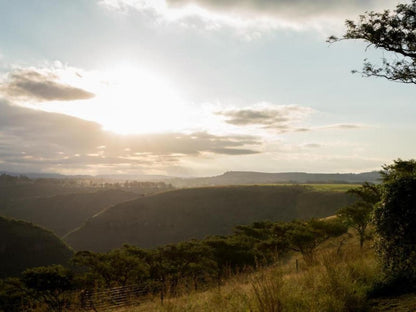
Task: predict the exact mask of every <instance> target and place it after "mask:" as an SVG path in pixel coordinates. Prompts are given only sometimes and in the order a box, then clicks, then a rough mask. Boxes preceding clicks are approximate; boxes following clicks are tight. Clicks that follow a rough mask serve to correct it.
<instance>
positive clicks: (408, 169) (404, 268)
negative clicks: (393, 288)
mask: <svg viewBox="0 0 416 312" xmlns="http://www.w3.org/2000/svg"><path fill="white" fill-rule="evenodd" d="M384 169H385V171H384V177H383V188H384V194H383V199H382V202H381V204H380V205H379V206H378V207H377V209H376V210H375V226H376V232H377V234H378V236H379V241H378V248H377V249H378V252H379V254H380V256H381V259H382V263H383V266H384V269H385V272H386V273H387V275H388V276H389V277H390V278H391V279H393V280H394V279H396V280H400V281H407V282H409V283H401V285H406V284H407V285H409V284H410V285H412V284H413V285H414V283H415V282H416V231H415V229H416V161H414V160H410V161H403V160H400V159H399V160H396V161H395V162H394V164H393V165H390V166H385V167H384Z"/></svg>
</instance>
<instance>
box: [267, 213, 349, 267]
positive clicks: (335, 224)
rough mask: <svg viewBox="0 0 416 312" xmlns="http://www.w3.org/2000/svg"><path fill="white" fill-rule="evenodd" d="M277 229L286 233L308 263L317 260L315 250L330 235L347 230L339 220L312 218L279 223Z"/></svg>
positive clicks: (292, 246)
mask: <svg viewBox="0 0 416 312" xmlns="http://www.w3.org/2000/svg"><path fill="white" fill-rule="evenodd" d="M275 230H277V231H279V232H281V233H284V234H283V235H284V237H286V239H287V240H288V243H289V246H290V247H291V248H292V249H293V250H295V251H298V252H300V253H301V254H302V256H303V259H304V260H305V262H306V263H307V264H313V263H314V262H315V260H316V259H315V252H316V249H317V248H318V246H319V245H320V244H322V243H323V242H324V241H326V240H327V239H328V238H330V237H336V236H340V235H342V234H344V233H346V231H347V227H345V226H344V225H343V224H342V223H341V222H339V221H338V220H336V219H335V220H333V219H332V220H317V219H311V220H309V221H307V222H302V221H293V222H291V223H286V224H280V225H279V224H277V225H276V227H275Z"/></svg>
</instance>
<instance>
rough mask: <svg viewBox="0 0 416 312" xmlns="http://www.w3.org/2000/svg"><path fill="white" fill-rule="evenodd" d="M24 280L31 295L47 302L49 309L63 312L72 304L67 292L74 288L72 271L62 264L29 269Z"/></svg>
mask: <svg viewBox="0 0 416 312" xmlns="http://www.w3.org/2000/svg"><path fill="white" fill-rule="evenodd" d="M22 282H23V284H24V285H25V287H26V288H27V289H28V290H29V291H30V295H31V297H32V298H33V299H35V300H36V301H40V302H43V303H46V304H47V305H48V307H49V311H57V312H61V311H63V309H64V308H65V307H66V306H69V304H70V301H69V299H68V298H67V297H66V296H65V292H66V291H68V290H70V289H71V288H72V272H71V271H70V270H68V269H66V268H64V267H63V266H61V265H53V266H49V267H37V268H32V269H28V270H26V271H24V272H23V274H22Z"/></svg>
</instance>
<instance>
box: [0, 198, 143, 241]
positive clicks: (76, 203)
mask: <svg viewBox="0 0 416 312" xmlns="http://www.w3.org/2000/svg"><path fill="white" fill-rule="evenodd" d="M139 196H140V195H139V194H136V193H130V192H124V191H120V190H106V191H98V192H93V193H77V194H66V195H56V196H51V197H42V198H32V199H23V200H15V201H13V202H12V203H10V204H9V205H8V207H7V208H6V209H3V210H0V214H3V215H5V216H8V217H13V218H16V219H21V220H25V221H29V222H33V223H35V224H38V225H40V226H42V227H44V228H46V229H48V230H52V231H54V232H55V234H57V235H58V236H63V235H65V234H67V233H68V232H70V231H72V230H74V229H75V228H77V227H79V226H81V225H82V224H83V222H85V220H86V219H88V218H90V217H92V216H93V215H95V214H96V213H98V212H100V211H101V210H103V209H106V208H109V207H111V206H113V205H116V204H118V203H121V202H124V201H128V200H131V199H135V198H137V197H139Z"/></svg>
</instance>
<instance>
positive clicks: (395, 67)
mask: <svg viewBox="0 0 416 312" xmlns="http://www.w3.org/2000/svg"><path fill="white" fill-rule="evenodd" d="M346 26H347V31H346V33H345V34H344V36H343V37H342V38H341V39H360V40H364V41H365V42H367V43H369V45H370V46H374V47H375V48H377V49H382V50H385V51H388V52H392V54H393V55H392V57H391V58H389V59H388V58H386V57H383V59H382V65H374V64H372V63H371V62H369V61H367V60H364V67H363V71H362V74H363V75H364V76H366V77H369V76H375V77H384V78H387V79H389V80H393V81H399V82H403V83H416V0H412V2H411V3H409V4H399V5H397V7H396V9H395V10H394V11H393V12H390V11H389V10H385V11H384V12H380V13H377V12H366V14H365V15H361V16H360V17H359V21H358V22H354V21H351V20H347V21H346ZM337 40H339V39H338V38H337V37H335V36H331V37H330V38H329V41H330V42H334V41H337Z"/></svg>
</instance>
